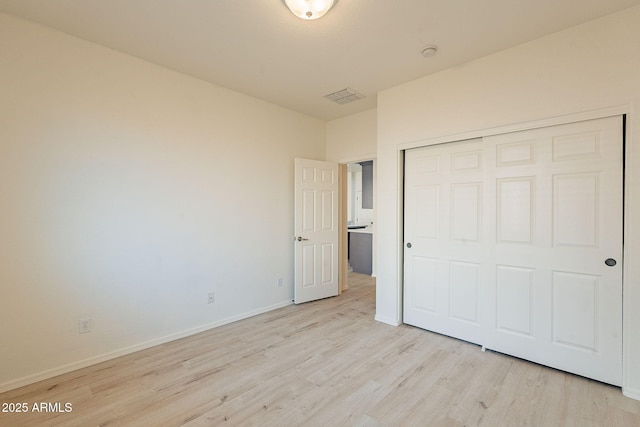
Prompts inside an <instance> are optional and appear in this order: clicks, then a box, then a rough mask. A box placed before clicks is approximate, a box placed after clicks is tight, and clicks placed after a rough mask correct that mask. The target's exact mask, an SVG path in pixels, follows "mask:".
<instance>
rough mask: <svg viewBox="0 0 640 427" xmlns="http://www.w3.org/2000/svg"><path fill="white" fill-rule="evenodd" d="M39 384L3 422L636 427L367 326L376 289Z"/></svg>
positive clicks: (8, 398) (473, 350)
mask: <svg viewBox="0 0 640 427" xmlns="http://www.w3.org/2000/svg"><path fill="white" fill-rule="evenodd" d="M349 286H350V289H349V290H348V291H347V292H346V293H345V294H344V295H342V296H340V297H336V298H331V299H327V300H322V301H316V302H312V303H307V304H303V305H301V306H289V307H285V308H282V309H279V310H275V311H272V312H270V313H266V314H263V315H260V316H256V317H253V318H251V319H247V320H243V321H239V322H236V323H233V324H230V325H226V326H223V327H220V328H217V329H214V330H211V331H208V332H204V333H201V334H198V335H194V336H192V337H188V338H185V339H181V340H178V341H174V342H171V343H168V344H165V345H161V346H158V347H154V348H152V349H148V350H145V351H141V352H138V353H135V354H131V355H129V356H125V357H121V358H118V359H115V360H112V361H109V362H105V363H101V364H99V365H95V366H93V367H90V368H86V369H82V370H79V371H76V372H73V373H70V374H66V375H62V376H60V377H57V378H53V379H51V380H47V381H43V382H40V383H38V384H34V385H31V386H27V387H23V388H21V389H17V390H13V391H10V392H7V393H4V394H0V403H1V402H26V403H28V404H29V405H30V406H31V405H33V403H35V402H52V403H54V402H60V403H62V404H64V403H66V402H69V403H71V404H72V408H73V410H72V412H70V413H58V414H43V413H28V414H7V413H0V425H1V426H47V425H55V426H97V425H99V426H112V425H123V426H178V425H189V426H218V425H228V426H245V425H259V426H332V427H337V426H545V427H546V426H579V427H585V426H640V402H638V401H634V400H631V399H628V398H625V397H624V396H623V395H622V393H621V391H620V389H618V388H615V387H611V386H608V385H605V384H601V383H598V382H595V381H591V380H588V379H585V378H582V377H577V376H574V375H570V374H566V373H563V372H559V371H556V370H553V369H549V368H545V367H542V366H539V365H535V364H532V363H528V362H524V361H521V360H518V359H515V358H512V357H508V356H504V355H501V354H496V353H492V352H489V351H487V352H486V353H483V352H481V351H480V349H479V347H477V346H475V345H471V344H468V343H465V342H462V341H458V340H455V339H451V338H447V337H444V336H441V335H437V334H433V333H430V332H427V331H424V330H421V329H417V328H413V327H409V326H405V325H403V326H400V327H393V326H388V325H385V324H382V323H379V322H376V321H374V320H373V316H374V308H375V284H374V281H373V279H371V278H370V277H368V276H363V275H358V274H352V275H350V277H349Z"/></svg>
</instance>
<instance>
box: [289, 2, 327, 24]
mask: <svg viewBox="0 0 640 427" xmlns="http://www.w3.org/2000/svg"><path fill="white" fill-rule="evenodd" d="M282 2H283V3H284V4H285V5H286V6H287V7H288V8H289V10H290V11H291V13H293V14H294V15H296V16H297V17H298V18H302V19H306V20H312V19H318V18H322V17H323V16H324V14H325V13H327V12H328V11H329V9H331V8H332V7H333V6H334V5H335V4H336V3H337V2H338V0H282Z"/></svg>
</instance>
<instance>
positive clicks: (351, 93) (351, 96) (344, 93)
mask: <svg viewBox="0 0 640 427" xmlns="http://www.w3.org/2000/svg"><path fill="white" fill-rule="evenodd" d="M324 97H325V98H327V99H329V100H331V101H333V102H335V103H336V104H340V105H342V104H348V103H350V102H353V101H357V100H359V99H362V98H364V95H363V94H361V93H358V92H356V91H355V90H353V89H350V88H348V87H347V88H344V89H342V90H339V91H337V92H333V93H330V94H329V95H325V96H324Z"/></svg>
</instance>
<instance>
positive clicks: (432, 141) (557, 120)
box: [376, 104, 640, 400]
mask: <svg viewBox="0 0 640 427" xmlns="http://www.w3.org/2000/svg"><path fill="white" fill-rule="evenodd" d="M632 113H633V109H632V106H631V105H630V104H624V105H616V106H611V107H606V108H602V109H598V110H592V111H585V112H578V113H574V114H567V115H562V116H556V117H547V118H542V119H538V120H531V121H528V122H522V123H516V124H510V125H505V126H498V127H491V128H485V129H477V130H472V131H467V132H461V133H457V134H450V135H443V136H440V137H435V138H429V139H423V140H415V141H410V142H405V143H399V144H398V145H397V152H396V162H397V163H396V167H397V171H398V205H397V211H396V213H397V227H398V228H397V237H398V238H397V240H396V253H397V260H396V292H395V297H396V301H395V302H396V304H395V305H396V313H397V320H396V321H395V322H394V321H393V319H387V318H381V317H379V316H378V315H376V320H379V321H382V322H384V323H388V324H395V325H400V324H402V323H404V322H403V310H404V307H403V297H404V254H403V247H404V243H403V239H404V174H405V162H404V154H405V151H406V150H409V149H412V148H419V147H426V146H430V145H437V144H443V143H450V142H456V141H460V140H467V139H473V138H482V137H485V136H490V135H498V134H503V133H510V132H518V131H524V130H531V129H536V128H541V127H550V126H556V125H563V124H567V123H573V122H580V121H586V120H594V119H601V118H606V117H611V116H622V117H623V126H624V129H623V132H622V138H623V141H622V144H623V149H622V152H623V164H622V167H623V192H622V194H623V196H622V197H623V216H624V218H623V221H622V239H623V247H622V259H623V269H622V295H623V299H622V392H623V394H624V395H625V396H627V397H630V398H632V399H636V400H640V394H638V391H637V390H628V391H627V390H625V385H626V383H627V380H626V379H627V378H628V377H629V375H630V373H629V371H630V370H631V368H630V360H631V359H630V356H631V351H632V350H631V348H630V345H631V344H630V343H631V336H630V333H631V332H630V331H631V330H632V328H633V325H631V316H629V315H628V313H631V312H632V310H633V309H634V307H632V306H631V303H632V301H631V299H626V298H624V296H625V295H629V294H631V293H633V290H632V289H631V286H632V280H631V279H632V277H631V276H630V274H631V273H630V271H629V263H626V262H624V260H625V259H630V255H631V253H630V252H631V248H630V246H629V245H628V244H627V245H625V242H628V241H630V238H629V235H628V232H629V230H630V221H631V216H632V215H631V209H632V207H631V203H629V201H630V200H632V197H631V195H630V193H629V192H630V188H631V187H632V186H631V185H626V183H628V182H630V179H631V172H632V165H631V160H632V159H633V155H632V153H631V144H629V143H628V142H629V141H630V137H631V134H632V124H631V123H630V119H631V118H632ZM634 369H637V367H635V368H634Z"/></svg>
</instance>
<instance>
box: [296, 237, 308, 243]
mask: <svg viewBox="0 0 640 427" xmlns="http://www.w3.org/2000/svg"><path fill="white" fill-rule="evenodd" d="M296 240H297V241H298V242H302V241H303V240H309V239H305V238H304V237H301V236H298V238H297V239H296Z"/></svg>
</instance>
